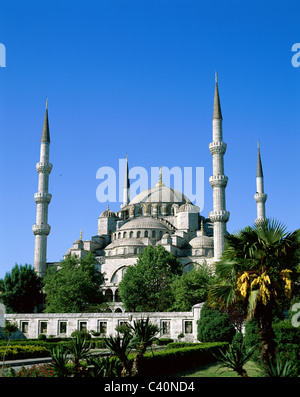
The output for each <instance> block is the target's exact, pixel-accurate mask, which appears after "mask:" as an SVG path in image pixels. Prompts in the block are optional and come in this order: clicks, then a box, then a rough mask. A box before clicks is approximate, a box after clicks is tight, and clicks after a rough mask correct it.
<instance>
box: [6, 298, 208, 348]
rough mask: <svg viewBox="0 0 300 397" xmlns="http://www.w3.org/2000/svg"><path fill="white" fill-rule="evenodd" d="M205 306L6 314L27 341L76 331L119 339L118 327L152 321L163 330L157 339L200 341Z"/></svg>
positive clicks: (65, 334) (200, 304)
mask: <svg viewBox="0 0 300 397" xmlns="http://www.w3.org/2000/svg"><path fill="white" fill-rule="evenodd" d="M202 305H203V303H199V304H197V305H195V306H193V308H192V311H190V312H156V313H130V312H128V313H47V314H46V313H34V314H32V313H28V314H27V313H25V314H21V313H19V314H6V315H5V318H6V320H7V321H10V322H16V323H17V325H18V327H19V330H20V331H21V332H22V333H23V335H24V336H25V337H26V338H28V339H35V338H37V337H38V336H39V335H40V334H42V333H44V334H45V335H47V336H49V335H52V336H58V337H69V336H71V333H72V332H73V331H75V330H83V329H86V330H87V331H96V332H101V336H109V335H116V330H115V328H116V326H118V325H120V324H122V323H124V322H127V323H130V324H133V321H134V320H138V319H141V318H144V319H145V318H147V317H149V318H150V320H151V322H152V323H154V324H156V325H157V326H158V327H159V328H160V332H159V334H158V337H160V338H171V339H174V340H177V339H178V335H179V334H181V333H183V334H184V338H183V339H182V340H183V341H188V342H196V341H197V322H198V320H199V318H200V311H201V308H202Z"/></svg>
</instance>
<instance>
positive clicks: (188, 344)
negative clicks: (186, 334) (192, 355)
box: [166, 342, 202, 349]
mask: <svg viewBox="0 0 300 397" xmlns="http://www.w3.org/2000/svg"><path fill="white" fill-rule="evenodd" d="M199 345H202V343H192V342H173V343H168V344H167V346H166V349H180V348H182V347H194V346H199Z"/></svg>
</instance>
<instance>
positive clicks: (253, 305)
mask: <svg viewBox="0 0 300 397" xmlns="http://www.w3.org/2000/svg"><path fill="white" fill-rule="evenodd" d="M299 253H300V230H296V231H295V232H293V233H290V232H287V231H286V227H285V226H284V225H283V224H281V223H279V222H278V221H276V220H271V219H268V220H267V221H266V222H265V223H263V224H262V225H260V226H256V225H254V226H252V227H250V226H248V227H246V228H245V229H243V230H241V231H238V232H237V233H235V234H229V235H227V236H226V247H225V251H224V254H223V257H222V260H221V261H220V262H218V263H217V264H216V274H217V276H218V279H219V281H218V283H217V284H215V285H214V286H212V287H211V288H210V290H209V294H208V301H209V304H210V305H212V306H214V307H218V308H220V307H221V308H225V307H228V306H231V305H233V304H234V303H235V302H236V301H238V300H242V301H243V302H245V304H247V312H248V318H251V317H254V318H256V319H257V321H258V324H259V335H260V340H261V345H260V357H261V360H262V361H263V363H266V364H267V363H270V362H272V361H274V359H275V356H276V344H275V341H274V332H273V329H272V321H273V309H275V308H278V307H279V306H280V301H282V299H284V296H285V297H286V298H291V295H292V287H293V280H294V279H295V276H296V270H297V266H298V265H299Z"/></svg>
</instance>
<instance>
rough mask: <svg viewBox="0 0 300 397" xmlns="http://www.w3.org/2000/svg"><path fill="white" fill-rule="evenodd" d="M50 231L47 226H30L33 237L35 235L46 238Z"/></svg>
mask: <svg viewBox="0 0 300 397" xmlns="http://www.w3.org/2000/svg"><path fill="white" fill-rule="evenodd" d="M50 229H51V227H50V226H49V225H43V224H41V225H37V224H35V225H33V226H32V231H33V234H34V235H35V236H36V235H41V236H48V234H49V233H50Z"/></svg>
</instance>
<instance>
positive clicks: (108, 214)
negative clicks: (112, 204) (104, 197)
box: [100, 206, 116, 218]
mask: <svg viewBox="0 0 300 397" xmlns="http://www.w3.org/2000/svg"><path fill="white" fill-rule="evenodd" d="M100 218H116V214H115V213H114V212H113V211H111V210H110V209H109V206H107V210H105V211H103V212H102V214H101V215H100Z"/></svg>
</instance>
